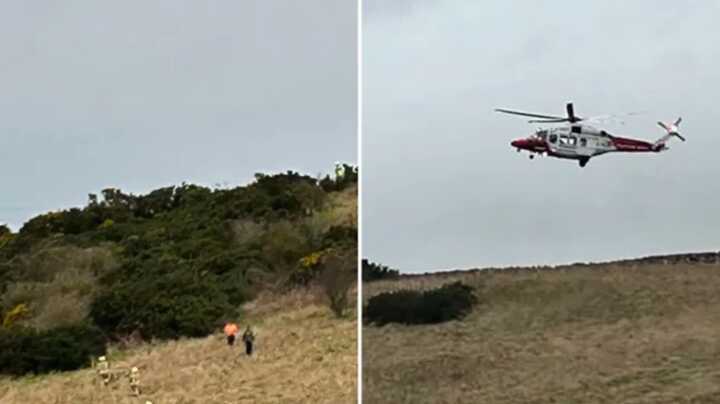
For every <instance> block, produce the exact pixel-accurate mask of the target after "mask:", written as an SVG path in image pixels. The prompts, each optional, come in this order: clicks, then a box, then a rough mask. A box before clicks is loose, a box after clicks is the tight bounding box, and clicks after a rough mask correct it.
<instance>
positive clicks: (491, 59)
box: [362, 0, 720, 272]
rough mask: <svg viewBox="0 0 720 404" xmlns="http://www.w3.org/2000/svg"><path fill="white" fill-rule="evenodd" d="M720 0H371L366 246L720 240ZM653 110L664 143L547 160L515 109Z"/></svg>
mask: <svg viewBox="0 0 720 404" xmlns="http://www.w3.org/2000/svg"><path fill="white" fill-rule="evenodd" d="M719 13H720V3H718V2H709V1H708V2H691V3H681V2H672V1H662V2H660V1H632V2H628V1H609V2H584V3H583V4H582V5H579V4H578V3H577V2H571V1H547V2H534V1H512V2H508V1H482V2H480V1H439V0H437V1H433V0H423V1H396V2H387V1H382V0H365V8H364V23H363V30H364V38H363V54H364V56H363V60H364V66H363V98H364V99H363V108H364V117H363V122H364V123H363V125H364V134H363V138H362V143H363V146H362V147H363V154H362V155H363V160H362V167H363V184H362V185H363V187H362V191H363V192H362V194H363V195H362V198H363V216H362V218H363V255H364V256H365V257H367V258H369V259H371V260H373V261H379V262H381V263H383V264H386V265H390V266H392V267H396V268H399V269H400V270H402V271H405V272H416V271H430V270H440V269H453V268H472V267H486V266H507V265H524V264H559V263H570V262H575V261H597V260H610V259H617V258H623V257H637V256H643V255H650V254H662V253H674V252H687V251H705V250H714V251H717V250H719V249H720V231H719V230H718V229H720V181H719V180H718V178H720V163H718V161H719V159H718V154H719V153H720V129H719V126H720V123H719V122H718V121H717V118H718V117H719V116H720V114H718V112H717V110H718V107H717V105H718V101H717V95H718V89H720V47H718V46H717V43H716V41H714V40H711V39H710V38H715V37H717V36H718V34H720V32H718V30H720V28H718V25H717V15H719ZM568 101H573V102H574V103H575V111H576V113H577V114H578V115H580V116H586V115H601V114H611V113H624V112H633V111H638V110H639V111H644V113H643V114H642V115H638V116H635V117H632V118H631V119H629V120H627V121H626V123H625V125H619V124H617V123H615V124H612V123H609V124H607V125H606V126H604V127H605V128H606V129H607V130H608V131H610V132H611V133H616V134H622V135H629V136H633V137H638V138H641V139H647V140H652V141H654V140H655V139H657V138H659V137H660V136H662V135H663V131H662V129H660V128H659V127H658V126H657V125H656V123H655V122H656V121H657V120H663V121H671V120H674V119H676V118H677V117H678V116H682V117H683V122H682V124H681V125H680V133H681V134H683V135H684V136H685V137H686V138H687V140H688V141H687V142H685V143H682V142H679V141H677V140H676V139H674V140H673V141H671V143H670V144H669V146H670V150H668V151H667V152H665V153H660V154H638V155H623V154H610V155H605V156H601V157H598V158H594V159H592V160H591V161H590V162H589V164H588V165H587V166H586V167H585V168H584V169H581V168H580V167H579V166H578V164H577V162H575V161H570V160H559V159H550V158H546V157H542V158H536V159H535V160H532V161H531V160H529V159H528V157H527V154H526V153H516V151H515V150H514V149H513V148H511V147H510V145H509V142H510V141H511V140H512V139H514V138H518V137H523V136H526V135H528V134H529V133H531V132H532V130H534V129H535V128H536V127H534V126H532V125H531V124H528V123H527V122H526V121H525V120H524V119H523V118H521V117H514V116H510V115H502V114H498V113H496V112H493V109H494V108H498V107H505V108H515V109H520V110H529V111H534V112H540V113H548V114H560V115H562V114H564V106H565V103H566V102H568Z"/></svg>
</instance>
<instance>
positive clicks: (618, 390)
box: [363, 262, 720, 404]
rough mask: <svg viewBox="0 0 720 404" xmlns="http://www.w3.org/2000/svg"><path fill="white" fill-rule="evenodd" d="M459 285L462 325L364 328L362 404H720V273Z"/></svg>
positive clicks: (512, 278) (640, 272)
mask: <svg viewBox="0 0 720 404" xmlns="http://www.w3.org/2000/svg"><path fill="white" fill-rule="evenodd" d="M458 279H460V280H463V281H464V282H466V283H468V284H471V285H474V286H476V287H477V288H478V290H477V295H478V297H479V298H480V301H481V303H480V305H478V306H477V307H476V308H475V310H474V311H473V313H472V314H470V315H469V316H468V317H467V318H465V319H464V320H463V321H454V322H449V323H444V324H440V325H423V326H401V325H387V326H384V327H375V326H368V325H365V326H364V328H363V397H364V398H363V400H364V402H365V403H369V404H375V403H653V404H660V403H698V404H699V403H720V265H718V264H717V263H714V264H704V263H687V262H675V263H670V264H665V265H662V264H647V263H639V264H627V263H625V264H623V265H620V264H612V263H611V264H597V265H589V266H571V267H566V268H564V269H560V270H549V271H533V270H518V271H507V272H501V271H492V272H483V271H477V272H468V273H454V274H450V275H426V276H418V277H403V278H401V279H400V280H398V281H381V282H375V283H370V284H366V285H365V287H364V289H363V291H364V294H365V296H364V297H365V299H367V298H368V297H370V296H372V295H374V294H377V293H379V292H382V291H387V290H393V289H398V288H430V287H435V286H439V285H441V284H443V283H446V282H450V281H454V280H458Z"/></svg>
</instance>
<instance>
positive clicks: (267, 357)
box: [0, 291, 357, 404]
mask: <svg viewBox="0 0 720 404" xmlns="http://www.w3.org/2000/svg"><path fill="white" fill-rule="evenodd" d="M316 296H317V291H307V292H293V293H291V294H287V295H283V296H277V295H261V296H260V297H259V298H258V299H256V300H255V301H253V302H252V303H249V304H247V305H246V306H245V313H246V316H245V318H244V319H243V320H242V321H241V322H240V324H241V325H243V326H244V324H246V323H251V324H253V325H255V326H256V330H257V331H256V332H257V356H256V357H254V358H251V359H249V358H247V357H246V356H245V355H244V352H243V348H242V347H241V346H236V347H234V348H230V347H228V346H227V344H226V343H225V340H224V337H223V335H222V334H221V333H216V334H213V335H211V336H208V337H205V338H196V339H181V340H178V341H170V342H159V343H154V344H140V345H138V346H135V347H132V348H129V349H128V350H124V351H119V350H118V349H112V350H111V352H110V354H109V358H110V363H111V366H112V367H113V368H129V367H132V366H138V367H139V368H140V369H141V383H142V385H143V387H144V390H145V392H144V394H143V396H141V397H140V398H134V397H131V396H130V394H129V392H130V390H129V387H128V383H127V380H125V379H121V380H119V381H117V382H114V383H113V384H112V385H111V387H110V388H109V389H104V388H101V387H100V386H99V385H98V384H97V380H96V377H97V376H96V375H95V373H94V371H93V370H91V369H85V370H78V371H74V372H64V373H59V374H52V375H45V376H38V377H25V378H21V379H18V380H11V379H9V378H2V377H0V403H3V404H5V403H36V404H76V403H145V400H150V401H152V402H153V403H155V404H172V403H188V404H189V403H218V404H220V403H351V402H354V401H355V397H356V395H357V391H356V381H357V323H356V322H355V321H348V320H345V319H336V318H334V317H333V316H332V314H331V313H330V311H329V310H328V309H327V308H326V307H325V305H324V304H323V303H321V302H319V301H318V300H317V297H316ZM354 314H355V313H353V314H352V315H351V317H353V316H354Z"/></svg>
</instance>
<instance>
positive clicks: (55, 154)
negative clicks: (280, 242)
mask: <svg viewBox="0 0 720 404" xmlns="http://www.w3.org/2000/svg"><path fill="white" fill-rule="evenodd" d="M352 3H353V2H345V1H342V2H339V1H335V0H313V1H304V2H297V1H292V0H272V1H268V0H245V1H237V2H225V1H207V2H206V1H177V0H172V1H170V0H167V1H146V0H143V1H139V0H133V1H120V2H97V1H91V0H82V1H67V2H55V1H33V2H18V1H0V49H2V59H0V172H2V175H0V223H3V222H5V223H9V224H11V226H12V227H14V228H17V227H18V226H19V225H20V224H21V223H22V222H24V221H25V220H27V219H28V218H29V217H31V216H32V215H35V214H37V213H40V212H45V211H48V210H55V209H59V208H67V207H70V206H75V205H82V204H84V203H85V202H86V200H87V194H88V193H89V192H97V191H99V190H101V189H102V188H105V187H109V186H113V187H119V188H122V189H123V190H126V191H129V192H134V193H140V192H146V191H149V190H151V189H155V188H157V187H160V186H166V185H171V184H179V183H181V182H183V181H187V182H194V183H200V184H204V185H209V186H211V185H213V184H218V183H228V184H229V185H235V184H242V183H245V182H247V181H249V180H250V179H251V178H252V175H253V174H254V173H255V172H259V171H262V172H278V171H285V170H289V169H292V170H298V171H300V172H303V173H307V174H311V175H315V174H318V173H320V172H324V173H329V172H331V171H332V169H333V162H334V161H335V160H341V161H346V162H350V163H355V162H356V152H357V136H356V131H357V130H356V125H357V119H356V112H357V111H356V110H357V91H356V89H357V57H356V55H357V46H356V43H357V37H356V25H357V24H356V21H357V6H356V5H354V4H352Z"/></svg>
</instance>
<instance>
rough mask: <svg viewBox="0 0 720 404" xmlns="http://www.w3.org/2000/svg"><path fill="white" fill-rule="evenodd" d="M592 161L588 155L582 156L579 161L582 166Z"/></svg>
mask: <svg viewBox="0 0 720 404" xmlns="http://www.w3.org/2000/svg"><path fill="white" fill-rule="evenodd" d="M588 161H590V159H589V158H588V157H584V158H581V159H580V160H579V161H578V163H580V167H585V165H586V164H587V163H588Z"/></svg>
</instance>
